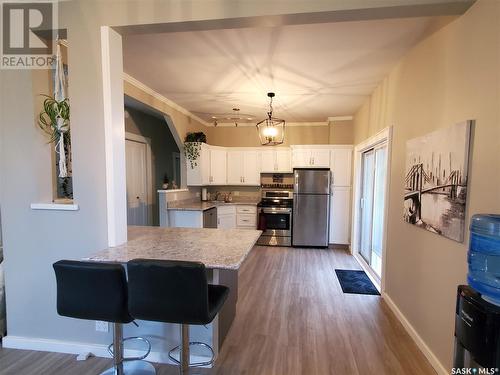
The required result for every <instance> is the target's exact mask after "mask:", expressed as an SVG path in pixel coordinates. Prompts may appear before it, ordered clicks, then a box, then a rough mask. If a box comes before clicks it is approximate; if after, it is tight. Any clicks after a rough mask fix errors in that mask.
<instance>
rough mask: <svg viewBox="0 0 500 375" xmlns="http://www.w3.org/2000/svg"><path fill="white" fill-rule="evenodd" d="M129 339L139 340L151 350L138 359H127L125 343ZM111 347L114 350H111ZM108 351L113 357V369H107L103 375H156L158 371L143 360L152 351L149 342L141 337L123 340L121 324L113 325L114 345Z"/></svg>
mask: <svg viewBox="0 0 500 375" xmlns="http://www.w3.org/2000/svg"><path fill="white" fill-rule="evenodd" d="M129 339H139V340H143V341H145V342H146V343H147V344H148V346H149V348H148V350H147V352H146V353H145V355H143V356H141V357H136V358H125V357H124V354H123V351H124V348H123V343H124V341H126V340H129ZM111 347H113V349H112V350H111ZM108 351H109V352H110V353H111V354H112V355H113V367H111V368H109V369H107V370H106V371H104V372H103V373H101V375H155V374H156V369H155V368H154V366H153V365H152V364H151V363H149V362H146V361H143V360H142V359H144V358H146V356H147V355H148V354H149V352H150V351H151V345H150V344H149V341H147V340H146V339H143V338H140V337H129V338H126V339H123V325H122V324H119V323H114V324H113V344H112V345H110V346H109V348H108Z"/></svg>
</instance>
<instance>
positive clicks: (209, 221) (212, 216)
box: [203, 207, 217, 228]
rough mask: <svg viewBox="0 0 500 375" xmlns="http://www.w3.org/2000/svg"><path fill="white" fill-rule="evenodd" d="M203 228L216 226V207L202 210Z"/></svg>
mask: <svg viewBox="0 0 500 375" xmlns="http://www.w3.org/2000/svg"><path fill="white" fill-rule="evenodd" d="M203 228H217V207H214V208H209V209H208V210H205V211H203Z"/></svg>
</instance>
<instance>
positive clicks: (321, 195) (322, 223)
mask: <svg viewBox="0 0 500 375" xmlns="http://www.w3.org/2000/svg"><path fill="white" fill-rule="evenodd" d="M293 174H294V188H293V230H292V244H293V246H312V247H326V246H328V229H329V228H328V222H329V216H330V170H329V169H327V168H315V169H308V168H296V169H294V170H293Z"/></svg>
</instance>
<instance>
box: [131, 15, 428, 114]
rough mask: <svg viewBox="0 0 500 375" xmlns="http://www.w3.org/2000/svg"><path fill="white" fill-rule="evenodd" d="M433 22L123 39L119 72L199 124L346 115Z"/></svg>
mask: <svg viewBox="0 0 500 375" xmlns="http://www.w3.org/2000/svg"><path fill="white" fill-rule="evenodd" d="M433 20H435V18H431V17H420V18H404V19H385V20H369V21H355V22H337V23H320V24H307V25H288V26H278V27H258V28H240V29H225V30H210V31H187V32H169V33H161V34H143V35H125V36H124V38H123V53H124V71H125V72H126V73H127V74H129V75H131V76H132V77H134V78H135V79H137V80H139V81H140V82H142V83H143V84H145V85H147V86H149V87H150V88H152V89H153V90H155V91H157V92H158V93H160V94H162V95H163V96H165V97H166V98H168V99H170V100H172V101H174V102H175V103H177V104H178V105H180V106H182V107H184V108H185V109H187V110H189V111H191V112H193V113H195V114H196V115H198V116H199V117H201V118H202V119H204V120H207V121H210V122H211V121H213V120H212V116H214V115H216V116H218V115H219V114H221V113H230V112H231V110H232V108H233V107H238V108H240V109H241V112H242V113H246V114H250V115H252V116H254V117H255V119H261V118H263V117H264V116H265V115H266V112H267V105H268V98H267V96H266V93H267V92H269V91H274V92H275V93H276V98H275V101H274V108H275V112H274V114H275V116H277V117H281V118H284V119H285V120H287V121H289V122H312V121H326V119H327V118H328V117H330V116H345V115H353V114H354V113H355V112H356V110H357V109H358V108H359V107H360V106H361V104H362V103H363V102H364V100H365V99H366V97H367V96H368V95H370V94H371V93H372V91H373V90H374V88H375V87H377V86H378V84H379V83H380V82H381V80H382V79H383V78H384V77H385V76H386V75H387V74H388V73H389V71H390V70H391V68H392V67H393V66H394V65H395V64H396V63H397V61H398V60H399V59H400V58H401V57H402V56H403V55H404V54H405V53H406V52H408V50H409V49H411V48H412V47H413V46H414V45H415V44H416V43H417V42H418V41H419V40H421V39H422V38H423V37H424V35H426V31H428V30H429V28H430V27H431V26H432V25H433Z"/></svg>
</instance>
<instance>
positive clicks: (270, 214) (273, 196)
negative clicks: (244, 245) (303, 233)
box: [257, 174, 293, 246]
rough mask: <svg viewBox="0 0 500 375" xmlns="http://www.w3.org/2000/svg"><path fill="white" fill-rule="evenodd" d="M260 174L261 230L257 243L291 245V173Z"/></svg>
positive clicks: (259, 206)
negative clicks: (270, 180) (271, 179)
mask: <svg viewBox="0 0 500 375" xmlns="http://www.w3.org/2000/svg"><path fill="white" fill-rule="evenodd" d="M269 178H270V176H269V175H266V174H262V175H261V188H262V194H261V201H260V203H259V204H258V205H257V207H258V211H259V229H260V230H262V231H263V233H262V235H261V236H260V238H259V240H258V241H257V244H258V245H264V246H291V245H292V207H293V174H278V175H276V174H274V175H272V178H273V180H274V181H272V182H269Z"/></svg>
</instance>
